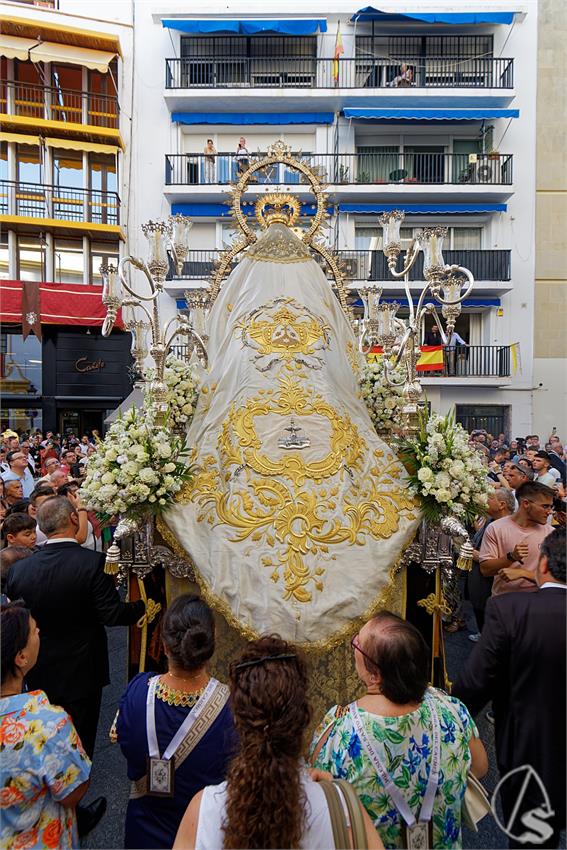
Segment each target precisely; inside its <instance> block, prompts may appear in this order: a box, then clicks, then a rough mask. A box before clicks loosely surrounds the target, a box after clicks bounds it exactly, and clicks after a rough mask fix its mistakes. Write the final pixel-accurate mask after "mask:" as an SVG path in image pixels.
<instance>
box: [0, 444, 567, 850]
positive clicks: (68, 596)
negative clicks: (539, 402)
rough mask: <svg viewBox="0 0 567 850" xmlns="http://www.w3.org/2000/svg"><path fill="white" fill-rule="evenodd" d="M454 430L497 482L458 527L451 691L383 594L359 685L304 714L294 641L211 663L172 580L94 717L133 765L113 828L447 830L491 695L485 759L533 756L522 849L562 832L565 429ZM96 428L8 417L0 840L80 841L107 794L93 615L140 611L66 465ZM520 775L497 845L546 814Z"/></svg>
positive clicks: (284, 835)
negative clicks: (524, 434) (25, 427)
mask: <svg viewBox="0 0 567 850" xmlns="http://www.w3.org/2000/svg"><path fill="white" fill-rule="evenodd" d="M471 440H472V441H473V442H474V443H475V445H476V446H477V448H478V450H479V452H481V453H483V454H484V455H485V457H486V462H487V474H489V475H490V476H491V478H492V480H493V484H494V488H493V492H492V494H491V496H490V500H489V506H488V515H487V516H486V517H483V518H482V519H480V520H479V523H478V526H477V528H476V529H475V532H474V537H473V546H474V557H475V564H474V569H473V571H472V572H471V573H470V574H469V582H468V585H469V587H468V593H469V596H470V598H471V602H472V604H473V609H474V612H475V616H476V619H477V628H478V632H477V634H476V635H474V637H475V643H476V645H475V647H474V649H473V650H472V653H471V655H470V657H469V659H468V662H467V663H466V664H465V665H464V667H463V668H462V669H461V670H460V671H459V675H458V677H457V679H456V681H455V682H454V683H453V688H452V692H451V694H450V695H449V694H447V693H445V692H444V691H441V690H439V689H437V688H433V687H431V686H430V685H429V677H430V657H431V651H430V648H429V647H428V646H427V644H426V642H425V640H424V638H423V636H422V635H421V633H420V632H419V631H418V630H417V629H416V628H415V627H414V626H413V625H412V624H411V623H409V622H407V621H405V620H402V619H400V618H399V617H398V616H396V615H394V614H392V613H390V612H387V611H383V612H380V613H378V614H377V615H376V616H374V617H373V618H372V619H370V620H369V621H368V622H367V623H366V624H365V625H364V626H363V627H362V628H361V629H360V631H359V632H358V634H356V635H355V636H354V638H353V639H352V652H353V660H354V666H355V669H356V673H357V675H358V679H359V683H360V689H361V691H363V695H362V696H359V697H358V698H355V697H356V696H357V694H355V693H353V694H352V702H350V703H349V704H347V705H341V706H339V705H334V706H329V710H328V711H327V712H326V714H325V716H324V717H312V714H311V710H310V706H309V701H308V690H309V677H308V674H307V670H306V665H305V661H304V659H303V658H302V654H301V652H300V651H299V650H298V649H297V648H296V647H295V646H293V645H292V644H290V643H287V642H285V641H283V640H281V639H280V638H279V637H278V636H277V635H268V636H264V637H262V638H260V639H258V640H255V641H252V642H250V643H249V644H248V645H247V647H246V649H245V650H244V651H243V652H242V653H240V655H239V656H238V657H237V658H235V659H234V660H233V662H232V664H231V666H230V676H229V681H228V682H227V683H222V682H219V681H218V680H217V679H216V678H215V677H214V676H212V675H211V673H210V666H211V662H212V660H213V659H214V654H215V626H214V618H213V615H212V612H211V610H210V609H209V608H208V606H207V605H206V603H205V602H204V601H203V600H202V599H200V598H199V597H197V596H191V595H184V596H180V597H178V598H177V599H175V601H174V602H173V603H172V604H170V606H169V607H168V608H167V610H166V611H165V613H164V615H163V618H162V622H161V641H162V644H163V650H164V654H165V658H166V660H167V666H166V669H165V670H164V671H163V672H162V673H156V672H145V673H140V674H138V675H137V676H135V677H134V678H133V679H132V680H131V681H130V683H129V684H128V686H127V688H126V690H125V692H124V694H123V696H122V699H121V701H120V706H119V710H118V713H117V716H116V719H115V722H114V724H113V726H112V729H111V730H110V733H109V734H110V737H111V740H112V741H113V742H115V743H116V745H117V746H119V747H120V749H121V751H122V754H123V756H124V758H125V761H126V766H127V773H128V777H129V779H130V781H131V792H130V799H129V802H128V806H127V809H126V811H125V843H124V846H125V847H128V848H134V847H139V848H143V847H147V848H156V847H175V848H199V850H213V848H220V847H227V848H232V847H257V848H261V847H309V848H329V847H335V846H351V847H382V846H384V847H387V848H402V847H408V846H423V847H435V848H457V847H461V846H463V844H462V842H463V834H462V825H463V817H464V811H465V810H466V807H467V794H468V792H467V788H468V786H469V784H470V781H471V776H472V777H476V778H477V779H481V778H482V777H483V776H484V775H485V773H486V771H487V769H488V759H487V754H486V750H485V747H484V745H483V743H482V741H481V739H480V737H479V732H478V728H477V726H476V723H475V720H474V718H475V717H476V716H477V715H478V714H479V713H480V712H481V711H484V710H485V709H486V707H487V706H489V705H491V706H492V711H493V714H494V723H495V739H496V755H497V767H498V770H499V772H500V775H501V776H502V777H504V776H506V775H507V774H509V773H511V772H513V771H515V770H516V768H520V767H521V766H522V765H529V766H530V767H531V768H533V770H534V771H536V772H537V775H538V776H539V778H540V779H541V781H542V782H543V784H544V786H545V788H546V791H547V793H548V795H549V799H550V807H551V811H550V812H544V819H545V824H544V826H545V828H546V832H545V836H544V839H543V841H541V842H538V846H541V847H557V846H558V841H559V833H560V830H561V829H564V828H565V795H566V788H565V750H566V743H565V724H564V717H565V711H566V704H565V692H566V684H565V651H566V650H565V590H566V589H567V584H566V575H565V545H566V536H565V490H564V485H565V459H564V454H563V448H562V445H561V443H560V441H559V439H558V438H556V437H555V435H552V437H551V438H550V440H549V441H548V445H546V446H545V449H544V450H541V449H540V443H539V439H538V438H537V437H536V436H535V435H531V436H530V437H528V438H526V439H525V441H520V440H516V441H506V439H505V437H504V435H503V434H502V435H498V437H494V438H493V437H491V435H489V434H486V433H485V432H474V433H473V434H472V435H471ZM96 443H97V438H96V435H95V437H94V438H93V437H88V436H87V437H83V438H80V439H77V438H75V437H72V436H70V437H67V438H65V439H64V440H60V439H59V438H58V437H57V436H56V435H53V434H50V435H46V437H45V439H44V437H43V435H40V434H35V435H32V436H31V437H25V438H24V436H22V437H20V438H18V436H17V435H13V434H10V433H8V434H4V435H3V443H2V449H3V458H5V460H3V462H4V463H5V464H6V465H7V468H6V469H5V471H3V473H2V479H3V484H4V487H6V486H7V490H6V491H5V494H4V498H3V512H4V513H3V519H2V527H1V537H2V542H3V545H4V548H3V549H2V550H1V551H0V559H1V568H2V573H1V575H2V593H3V604H2V608H1V612H0V619H1V635H0V637H1V651H2V680H1V690H0V750H1V755H0V809H1V810H2V821H1V825H0V835H1V843H2V846H6V847H9V848H10V849H11V850H24V848H36V847H51V848H55V847H62V848H67V847H78V846H79V844H78V842H79V840H80V836H83V835H85V834H87V833H88V832H89V831H90V830H91V829H92V828H93V827H94V825H96V823H98V821H99V820H100V818H101V817H103V815H104V812H105V808H106V801H105V799H104V798H99V799H97V800H95V801H94V802H93V803H91V804H90V805H89V806H85V805H84V804H83V803H82V802H81V801H82V799H83V797H84V795H85V793H86V791H87V788H88V784H89V777H90V771H91V763H92V759H93V755H94V744H95V736H96V732H97V726H98V721H99V714H100V705H101V698H102V689H103V687H104V686H105V685H106V684H107V683H108V682H109V667H108V651H107V638H106V629H105V627H109V626H110V627H121V626H128V625H130V624H133V623H136V622H138V621H139V620H140V618H141V617H143V616H144V610H145V606H144V602H143V601H141V600H139V601H136V602H124V601H122V599H121V597H120V594H119V593H118V591H117V589H116V587H115V584H114V581H113V579H112V577H111V576H109V575H107V574H106V573H105V572H104V555H103V553H102V551H101V549H102V548H103V546H102V545H100V544H101V538H100V534H98V535H97V531H96V529H95V528H94V526H92V524H91V523H90V519H89V513H88V511H87V508H86V506H84V505H82V504H81V501H80V496H79V495H78V493H77V489H78V487H80V480H81V469H78V468H77V467H78V466H81V467H82V466H84V464H81V460H82V458H83V457H88V455H89V453H91V452H92V451H96ZM24 446H25V448H26V449H29V451H28V452H27V453H26V451H24ZM81 446H84V448H81ZM542 454H546V455H547V456H548V457H547V458H545V457H541V455H542ZM540 460H541V461H544V463H541V464H540V463H539V461H540ZM24 461H25V463H24ZM547 461H549V462H547ZM53 462H55V464H54V463H53ZM54 466H55V468H54V469H53V471H50V468H51V467H54ZM551 469H555V470H556V471H557V473H558V475H557V476H556V475H554V474H553V473H551V478H552V479H553V481H551V480H550V478H549V477H545V476H546V475H548V474H549V471H550V470H551ZM28 472H29V476H30V477H31V482H29V483H31V489H30V487H29V483H28V487H27V493H28V495H27V496H24V490H23V484H24V481H27V478H28V476H27V473H28ZM54 474H55V475H56V477H55V479H53V477H52V476H53V475H54ZM42 479H44V480H42ZM14 484H17V485H19V488H20V489H19V490H18V491H17V492H15V491H14V488H13V485H14ZM10 485H12V487H10ZM16 489H17V488H16ZM20 491H21V492H20ZM8 494H9V495H8ZM14 507H17V508H18V509H17V510H14ZM93 519H94V520H95V521H96V518H93ZM89 525H91V529H92V537H93V540H94V543H93V544H92V545H88V544H87V538H88V534H89ZM551 691H553V694H554V697H553V699H549V694H550V692H551ZM357 693H358V692H357ZM313 730H315V731H313ZM513 776H515V774H513ZM520 790H522V794H523V796H522V795H520ZM524 790H525V789H524V788H523V785H522V777H521V776H520V774H519V773H518V774H517V776H516V779H513V780H512V781H510V782H508V783H506V784H505V786H503V790H502V794H501V803H502V807H503V811H504V822H505V823H507V824H508V830H509V834H510V836H517V837H516V838H514V837H511V839H510V846H525V844H526V840H528V839H527V838H526V835H527V834H528V831H527V821H524V820H523V818H524V816H527V815H528V814H529V812H530V811H531V810H534V809H535V808H537V807H538V805H539V806H540V812H541V803H540V801H539V800H537V799H536V796H534V794H535V792H534V791H533V789H529V793H523V792H524ZM520 796H522V799H521V800H520V802H518V800H519V798H520ZM345 812H346V813H348V817H347V815H346V814H345ZM340 835H342V836H343V838H342V839H340V838H339V836H340ZM345 836H346V837H345ZM345 841H346V842H347V843H345ZM420 842H421V843H420Z"/></svg>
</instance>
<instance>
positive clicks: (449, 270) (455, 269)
mask: <svg viewBox="0 0 567 850" xmlns="http://www.w3.org/2000/svg"><path fill="white" fill-rule="evenodd" d="M443 271H444V272H445V273H446V274H457V273H459V274H462V275H464V276H465V277H466V279H467V283H468V285H467V288H466V289H465V291H464V292H463V294H462V295H460V296H459V297H458V298H457V300H456V301H443V299H442V298H437V300H438V301H439V302H440V303H441V304H460V303H461V301H464V300H465V298H466V297H467V296H468V295H470V292H471V290H472V288H473V286H474V283H475V281H474V277H473V273H472V272H471V271H470V270H469V269H466V268H465V267H464V266H445V268H444V269H443Z"/></svg>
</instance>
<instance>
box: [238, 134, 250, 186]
mask: <svg viewBox="0 0 567 850" xmlns="http://www.w3.org/2000/svg"><path fill="white" fill-rule="evenodd" d="M236 165H237V168H238V177H240V176H241V175H242V174H244V172H245V171H246V170H247V169H248V166H249V165H250V151H249V150H248V148H247V147H246V139H245V138H244V136H241V137H240V139H239V140H238V146H237V148H236Z"/></svg>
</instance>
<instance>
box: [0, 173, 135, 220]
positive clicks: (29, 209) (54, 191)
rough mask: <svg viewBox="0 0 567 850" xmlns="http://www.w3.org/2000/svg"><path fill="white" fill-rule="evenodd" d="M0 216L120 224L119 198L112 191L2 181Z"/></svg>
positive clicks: (0, 183)
mask: <svg viewBox="0 0 567 850" xmlns="http://www.w3.org/2000/svg"><path fill="white" fill-rule="evenodd" d="M0 215H18V216H26V217H28V218H53V219H58V220H60V221H83V222H92V223H94V224H120V198H119V197H118V195H117V194H116V192H101V191H99V190H98V189H74V188H71V187H67V186H46V185H42V184H41V183H17V182H15V181H12V180H2V181H1V182H0Z"/></svg>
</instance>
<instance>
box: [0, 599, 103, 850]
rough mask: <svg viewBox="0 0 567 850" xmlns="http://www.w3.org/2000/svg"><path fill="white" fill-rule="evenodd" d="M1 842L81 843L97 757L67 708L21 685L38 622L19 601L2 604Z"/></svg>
mask: <svg viewBox="0 0 567 850" xmlns="http://www.w3.org/2000/svg"><path fill="white" fill-rule="evenodd" d="M0 629H1V635H0V638H1V644H2V683H1V690H0V847H3V848H6V850H35V848H40V847H42V848H45V847H47V848H61V850H67V848H72V847H78V846H79V839H78V836H77V825H76V817H75V806H76V805H77V803H78V802H79V800H80V799H81V798H82V797H83V795H84V794H85V793H86V790H87V787H88V784H89V774H90V770H91V763H90V760H89V758H88V756H87V755H86V754H85V751H84V750H83V747H82V744H81V742H80V740H79V737H78V735H77V732H76V730H75V727H74V726H73V723H72V722H71V718H70V717H69V715H68V714H67V713H66V712H65V711H64V710H63V709H62V708H59V707H58V706H55V705H51V703H50V702H49V700H48V699H47V696H46V695H45V694H44V692H43V691H31V692H29V693H26V692H23V682H24V677H25V675H26V674H27V673H28V672H29V671H30V670H31V668H32V667H33V666H34V664H35V663H36V661H37V655H38V652H39V629H38V627H37V624H36V622H35V620H34V618H33V617H32V616H31V614H30V612H29V611H28V609H27V608H25V607H24V603H23V602H22V601H21V600H20V601H17V602H10V603H8V604H7V605H2V607H1V609H0Z"/></svg>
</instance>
